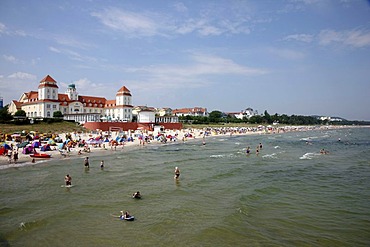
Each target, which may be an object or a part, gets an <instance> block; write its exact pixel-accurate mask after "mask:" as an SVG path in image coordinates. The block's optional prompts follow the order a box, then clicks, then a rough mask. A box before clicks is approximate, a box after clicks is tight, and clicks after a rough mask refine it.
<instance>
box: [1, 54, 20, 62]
mask: <svg viewBox="0 0 370 247" xmlns="http://www.w3.org/2000/svg"><path fill="white" fill-rule="evenodd" d="M3 58H4V59H5V60H6V61H8V62H11V63H14V64H16V63H18V59H16V58H15V57H14V56H12V55H9V56H8V55H3Z"/></svg>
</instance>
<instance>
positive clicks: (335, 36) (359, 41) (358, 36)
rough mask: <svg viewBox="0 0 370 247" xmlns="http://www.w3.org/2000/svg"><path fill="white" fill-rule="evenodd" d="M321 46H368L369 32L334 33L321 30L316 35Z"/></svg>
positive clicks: (369, 40)
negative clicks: (336, 44) (334, 44)
mask: <svg viewBox="0 0 370 247" xmlns="http://www.w3.org/2000/svg"><path fill="white" fill-rule="evenodd" d="M318 39H319V43H320V44H321V45H331V44H333V43H338V44H342V45H346V46H352V47H357V48H359V47H364V46H370V32H369V31H367V30H366V31H365V30H350V31H340V32H338V31H334V30H323V31H321V32H320V34H319V35H318Z"/></svg>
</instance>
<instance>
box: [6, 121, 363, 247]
mask: <svg viewBox="0 0 370 247" xmlns="http://www.w3.org/2000/svg"><path fill="white" fill-rule="evenodd" d="M339 138H340V139H339ZM259 143H261V144H262V145H263V148H262V150H261V151H260V153H259V155H256V153H255V150H256V147H257V145H259ZM247 146H250V147H251V154H250V155H246V152H245V150H246V147H247ZM323 148H324V149H325V150H328V151H329V154H327V155H323V154H320V150H321V149H323ZM99 155H103V156H98V154H97V153H94V152H92V153H91V154H90V168H89V169H88V170H87V169H85V168H84V165H83V159H84V156H82V157H81V156H80V157H71V158H65V159H61V160H58V159H55V160H53V159H51V160H50V161H47V162H42V163H36V164H34V165H31V164H30V165H27V166H23V167H18V168H8V169H2V170H0V178H1V179H0V188H1V192H0V241H1V242H0V243H1V244H0V245H1V246H369V245H370V188H369V187H370V129H369V128H348V129H338V130H320V131H319V130H318V131H308V132H290V133H285V134H268V135H252V136H251V135H247V136H222V137H221V136H219V137H217V136H216V137H207V138H206V145H202V138H198V139H195V140H192V141H187V142H185V143H183V142H181V141H179V142H176V143H171V144H166V145H154V144H149V145H146V146H144V147H140V148H137V149H129V148H125V149H120V148H119V149H117V150H116V151H111V150H108V151H106V152H105V153H99ZM101 160H104V162H105V167H104V169H101V168H100V161H101ZM175 166H177V167H179V168H180V170H181V176H180V178H179V179H178V180H175V179H174V167H175ZM67 173H68V174H70V175H71V176H72V184H73V185H74V186H73V187H72V188H63V187H61V186H62V185H63V184H64V176H65V175H66V174H67ZM136 191H140V192H141V194H142V196H143V197H142V199H140V200H137V199H133V198H132V194H133V193H134V192H136ZM121 210H124V211H126V210H127V211H129V212H130V213H131V214H132V215H134V216H135V221H131V222H129V221H121V220H119V219H118V218H115V217H112V215H118V214H119V212H120V211H121Z"/></svg>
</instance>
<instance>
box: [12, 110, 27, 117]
mask: <svg viewBox="0 0 370 247" xmlns="http://www.w3.org/2000/svg"><path fill="white" fill-rule="evenodd" d="M14 116H17V117H25V116H27V113H26V112H25V111H23V110H18V111H17V112H16V113H14Z"/></svg>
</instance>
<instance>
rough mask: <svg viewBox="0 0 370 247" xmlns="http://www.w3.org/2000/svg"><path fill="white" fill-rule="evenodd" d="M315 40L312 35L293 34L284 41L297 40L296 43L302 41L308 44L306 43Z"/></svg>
mask: <svg viewBox="0 0 370 247" xmlns="http://www.w3.org/2000/svg"><path fill="white" fill-rule="evenodd" d="M313 39H314V36H313V35H310V34H292V35H288V36H286V37H284V38H283V40H287V41H290V40H296V41H301V42H306V43H310V42H312V41H313Z"/></svg>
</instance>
